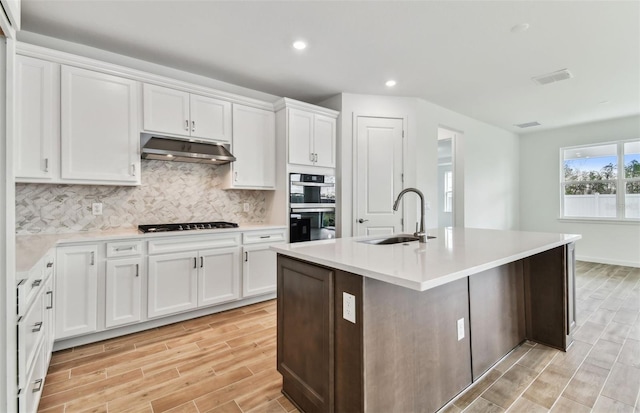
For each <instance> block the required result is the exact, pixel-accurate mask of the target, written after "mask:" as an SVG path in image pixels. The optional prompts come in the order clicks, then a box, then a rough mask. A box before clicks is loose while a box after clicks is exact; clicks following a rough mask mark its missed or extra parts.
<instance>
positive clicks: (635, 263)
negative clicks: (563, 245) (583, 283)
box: [576, 255, 640, 268]
mask: <svg viewBox="0 0 640 413" xmlns="http://www.w3.org/2000/svg"><path fill="white" fill-rule="evenodd" d="M576 260H577V261H586V262H595V263H598V264H608V265H621V266H623V267H633V268H640V262H638V261H624V260H612V259H609V258H602V257H585V256H581V255H576Z"/></svg>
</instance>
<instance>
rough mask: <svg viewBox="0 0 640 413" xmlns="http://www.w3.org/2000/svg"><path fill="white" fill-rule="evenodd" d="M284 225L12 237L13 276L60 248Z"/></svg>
mask: <svg viewBox="0 0 640 413" xmlns="http://www.w3.org/2000/svg"><path fill="white" fill-rule="evenodd" d="M284 228H286V226H285V225H266V224H240V226H239V227H238V228H220V229H199V230H190V231H170V232H156V233H146V234H143V233H141V232H139V231H138V230H137V229H136V228H130V229H118V230H109V231H92V232H73V233H62V234H32V235H16V272H17V273H21V272H24V271H29V270H30V269H31V268H33V266H34V265H35V264H36V263H37V262H38V260H39V259H40V258H41V257H42V256H43V255H44V254H46V253H47V251H49V249H51V248H52V247H54V246H56V245H62V244H74V243H82V242H100V241H112V240H128V239H144V240H150V239H157V238H163V237H182V236H197V235H205V234H211V235H214V234H222V233H228V232H248V231H262V230H274V229H284Z"/></svg>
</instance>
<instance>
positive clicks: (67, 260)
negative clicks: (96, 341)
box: [55, 244, 98, 340]
mask: <svg viewBox="0 0 640 413" xmlns="http://www.w3.org/2000/svg"><path fill="white" fill-rule="evenodd" d="M97 261H98V246H97V245H93V244H92V245H78V246H70V247H60V248H58V251H57V262H58V269H57V272H56V293H55V307H56V310H55V313H56V323H55V324H56V340H59V339H63V338H66V337H72V336H77V335H80V334H87V333H93V332H95V331H97V309H98V265H97Z"/></svg>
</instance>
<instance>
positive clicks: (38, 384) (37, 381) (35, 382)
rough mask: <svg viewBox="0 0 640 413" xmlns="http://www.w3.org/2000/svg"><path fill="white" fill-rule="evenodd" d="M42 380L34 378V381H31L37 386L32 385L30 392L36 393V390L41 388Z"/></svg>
mask: <svg viewBox="0 0 640 413" xmlns="http://www.w3.org/2000/svg"><path fill="white" fill-rule="evenodd" d="M42 381H43V380H42V379H38V380H36V381H34V382H33V384H35V385H36V386H38V387H34V388H33V390H32V392H34V393H37V392H39V391H40V390H42Z"/></svg>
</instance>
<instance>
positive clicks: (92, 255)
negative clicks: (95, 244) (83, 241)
mask: <svg viewBox="0 0 640 413" xmlns="http://www.w3.org/2000/svg"><path fill="white" fill-rule="evenodd" d="M95 264H96V253H95V252H93V251H91V264H90V265H95Z"/></svg>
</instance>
